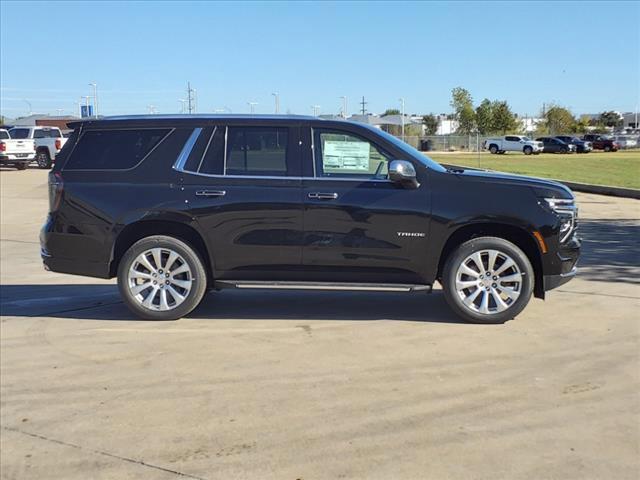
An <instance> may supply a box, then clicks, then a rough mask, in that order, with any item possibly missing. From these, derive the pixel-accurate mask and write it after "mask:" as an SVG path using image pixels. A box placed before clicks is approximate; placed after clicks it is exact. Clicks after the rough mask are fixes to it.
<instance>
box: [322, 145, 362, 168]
mask: <svg viewBox="0 0 640 480" xmlns="http://www.w3.org/2000/svg"><path fill="white" fill-rule="evenodd" d="M369 153H370V149H369V144H368V143H366V142H341V141H334V140H325V142H324V145H323V148H322V161H323V167H324V168H325V170H329V169H331V170H337V171H340V170H355V171H362V172H367V171H369Z"/></svg>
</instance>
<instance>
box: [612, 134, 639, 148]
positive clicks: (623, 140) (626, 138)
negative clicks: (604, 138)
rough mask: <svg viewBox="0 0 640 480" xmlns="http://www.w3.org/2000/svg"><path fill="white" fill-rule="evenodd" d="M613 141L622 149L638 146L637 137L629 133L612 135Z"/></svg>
mask: <svg viewBox="0 0 640 480" xmlns="http://www.w3.org/2000/svg"><path fill="white" fill-rule="evenodd" d="M613 141H614V142H616V143H617V144H618V148H620V149H623V150H624V149H626V148H636V147H637V146H638V140H637V138H636V137H632V136H630V135H618V136H616V137H613Z"/></svg>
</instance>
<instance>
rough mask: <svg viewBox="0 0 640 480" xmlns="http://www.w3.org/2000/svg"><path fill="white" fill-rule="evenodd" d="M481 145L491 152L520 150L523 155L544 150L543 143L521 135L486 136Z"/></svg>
mask: <svg viewBox="0 0 640 480" xmlns="http://www.w3.org/2000/svg"><path fill="white" fill-rule="evenodd" d="M483 145H484V148H486V149H487V150H489V151H490V152H491V153H505V152H522V153H524V154H525V155H531V154H532V153H535V154H536V155H537V154H538V153H542V151H543V150H544V143H542V142H538V141H536V140H531V139H530V138H529V137H524V136H522V135H506V136H504V137H496V138H487V139H486V140H485V141H484V143H483Z"/></svg>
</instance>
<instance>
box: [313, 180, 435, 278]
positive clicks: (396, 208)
mask: <svg viewBox="0 0 640 480" xmlns="http://www.w3.org/2000/svg"><path fill="white" fill-rule="evenodd" d="M317 193H321V194H325V195H326V197H327V198H317V197H315V196H314V195H313V194H317ZM310 194H311V195H310ZM334 194H335V198H329V196H330V195H334ZM303 196H304V205H305V209H304V232H305V236H304V250H303V264H304V265H305V267H306V268H309V271H310V273H311V274H313V275H315V276H316V278H317V279H319V280H322V279H325V277H326V278H330V279H333V280H335V281H345V282H358V281H363V282H408V283H411V282H415V283H420V282H421V280H420V278H421V277H420V270H421V268H420V267H421V265H424V264H423V263H422V261H421V260H422V259H424V257H425V256H426V254H427V248H428V246H427V240H428V234H429V232H428V229H429V216H428V215H427V214H425V213H424V212H428V211H429V195H427V193H426V188H425V187H423V188H419V189H416V190H407V189H404V188H398V187H397V186H396V185H395V184H393V183H391V182H388V181H382V182H377V181H340V180H329V179H318V180H304V182H303ZM412 206H415V207H416V208H413V207H412Z"/></svg>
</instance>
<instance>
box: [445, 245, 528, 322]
mask: <svg viewBox="0 0 640 480" xmlns="http://www.w3.org/2000/svg"><path fill="white" fill-rule="evenodd" d="M479 250H498V251H500V252H503V253H505V254H507V255H509V256H510V257H511V258H512V259H513V260H514V261H515V262H516V264H517V265H518V268H519V269H520V272H522V273H524V276H523V277H522V288H521V293H520V296H519V297H518V299H517V300H516V301H515V303H514V304H513V305H512V306H511V307H509V308H508V309H507V310H505V311H504V312H500V313H494V314H483V313H478V312H473V311H471V310H469V309H468V308H467V307H466V306H465V305H464V304H463V303H462V300H461V299H460V297H459V296H458V292H457V290H456V272H457V270H458V266H459V265H460V263H461V262H462V261H463V260H464V259H465V258H467V257H468V256H469V255H471V254H472V253H474V252H476V251H479ZM534 283H535V278H534V271H533V267H532V266H531V262H530V261H529V259H528V258H527V256H526V254H525V253H524V252H523V251H522V250H521V249H520V248H518V247H517V246H516V245H514V244H513V243H511V242H509V241H507V240H504V239H502V238H497V237H479V238H474V239H471V240H469V241H467V242H465V243H463V244H462V245H460V246H459V247H458V248H457V249H456V250H455V251H454V252H453V253H452V254H451V255H450V256H449V258H448V259H447V261H446V263H445V266H444V270H443V276H442V286H443V289H444V294H445V299H446V301H447V303H448V304H449V306H450V307H451V308H452V310H453V311H454V312H455V313H457V314H458V315H459V316H461V317H462V318H464V319H465V320H467V321H469V322H472V323H493V324H495V323H504V322H506V321H507V320H511V319H512V318H514V317H516V316H517V315H518V314H519V313H520V312H522V310H524V308H525V307H526V306H527V304H528V303H529V300H530V299H531V294H532V293H533V286H534Z"/></svg>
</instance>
